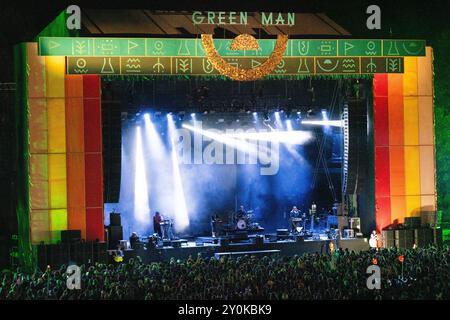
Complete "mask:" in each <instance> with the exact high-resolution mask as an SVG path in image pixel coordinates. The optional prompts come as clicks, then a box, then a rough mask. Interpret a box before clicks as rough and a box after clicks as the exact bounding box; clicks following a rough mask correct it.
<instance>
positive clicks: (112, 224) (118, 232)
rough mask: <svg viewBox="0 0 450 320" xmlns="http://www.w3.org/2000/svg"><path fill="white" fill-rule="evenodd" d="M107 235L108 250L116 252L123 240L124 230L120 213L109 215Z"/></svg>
mask: <svg viewBox="0 0 450 320" xmlns="http://www.w3.org/2000/svg"><path fill="white" fill-rule="evenodd" d="M107 233H108V248H109V249H111V250H114V249H116V247H117V245H118V244H119V242H120V240H122V239H123V229H122V222H121V218H120V213H117V212H111V213H110V214H109V226H108V227H107Z"/></svg>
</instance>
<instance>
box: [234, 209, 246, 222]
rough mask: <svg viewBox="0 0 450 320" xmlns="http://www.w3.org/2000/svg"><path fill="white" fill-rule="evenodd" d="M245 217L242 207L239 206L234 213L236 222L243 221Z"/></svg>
mask: <svg viewBox="0 0 450 320" xmlns="http://www.w3.org/2000/svg"><path fill="white" fill-rule="evenodd" d="M246 215H247V212H246V211H245V209H244V206H242V205H241V206H240V207H239V210H238V211H237V212H236V221H237V220H240V219H243V218H244V217H245V216H246Z"/></svg>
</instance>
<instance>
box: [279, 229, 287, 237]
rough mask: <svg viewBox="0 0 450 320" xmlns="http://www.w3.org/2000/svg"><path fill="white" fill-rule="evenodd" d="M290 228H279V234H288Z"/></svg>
mask: <svg viewBox="0 0 450 320" xmlns="http://www.w3.org/2000/svg"><path fill="white" fill-rule="evenodd" d="M288 235H289V230H288V229H277V236H288Z"/></svg>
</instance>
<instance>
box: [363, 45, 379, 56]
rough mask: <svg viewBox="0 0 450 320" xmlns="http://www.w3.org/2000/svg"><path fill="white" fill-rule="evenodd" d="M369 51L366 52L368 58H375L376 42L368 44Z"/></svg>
mask: <svg viewBox="0 0 450 320" xmlns="http://www.w3.org/2000/svg"><path fill="white" fill-rule="evenodd" d="M366 48H367V50H366V54H367V55H368V56H374V55H375V54H376V53H377V52H376V50H375V41H369V42H367V47H366Z"/></svg>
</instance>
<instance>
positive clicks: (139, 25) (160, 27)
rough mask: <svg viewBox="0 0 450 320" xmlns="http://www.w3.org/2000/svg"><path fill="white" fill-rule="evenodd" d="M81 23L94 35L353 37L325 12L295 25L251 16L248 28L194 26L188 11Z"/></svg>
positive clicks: (126, 13) (88, 17) (108, 16)
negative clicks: (266, 22)
mask: <svg viewBox="0 0 450 320" xmlns="http://www.w3.org/2000/svg"><path fill="white" fill-rule="evenodd" d="M82 14H83V17H82V23H83V26H84V27H85V30H86V31H87V32H89V33H90V34H92V35H98V36H104V35H124V36H125V35H146V36H169V37H177V36H180V37H186V36H197V35H199V34H202V33H208V34H215V35H216V36H221V35H223V36H226V37H230V36H231V37H233V36H236V35H239V34H242V33H249V34H252V35H254V36H255V37H257V38H264V37H270V36H274V35H278V34H288V35H289V36H290V37H291V38H295V37H305V36H327V37H330V36H331V37H337V36H340V37H342V36H350V35H351V34H350V33H349V32H348V31H347V30H345V29H344V28H342V27H341V26H340V25H338V24H337V23H335V22H334V21H333V20H331V19H330V18H329V17H328V16H327V15H325V14H323V13H296V14H295V21H296V23H295V25H293V26H290V27H289V26H275V25H272V26H262V25H261V23H260V21H261V16H260V14H259V13H250V12H249V13H248V25H222V26H220V27H219V26H217V25H194V24H193V23H192V19H191V16H192V12H189V11H177V12H175V11H150V10H144V9H133V10H103V9H102V10H99V9H84V10H83V11H82Z"/></svg>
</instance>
